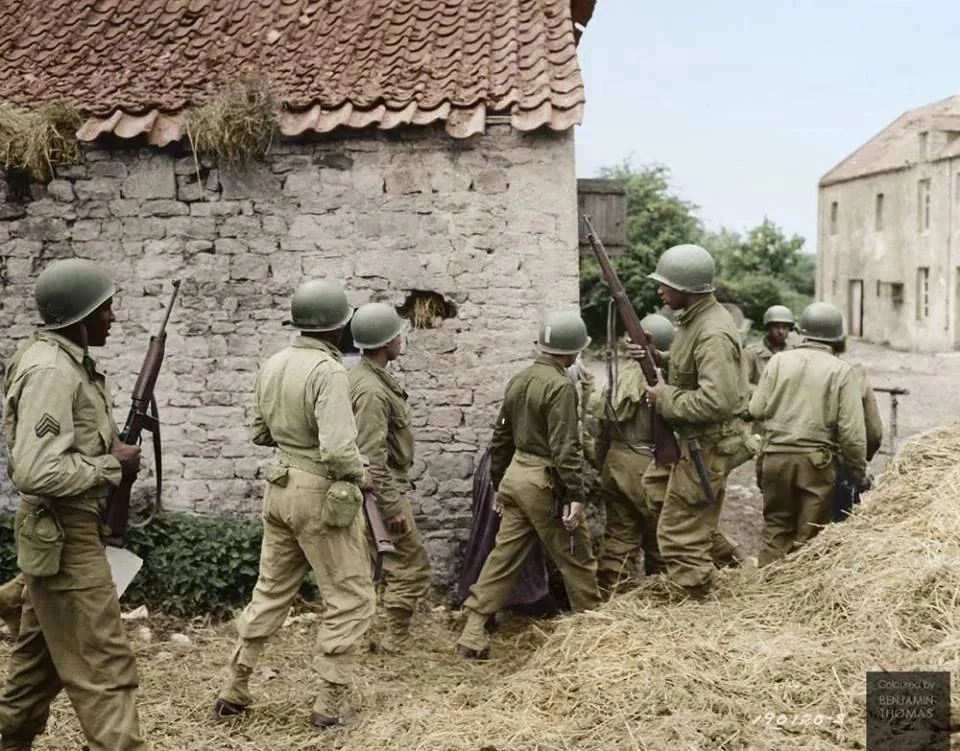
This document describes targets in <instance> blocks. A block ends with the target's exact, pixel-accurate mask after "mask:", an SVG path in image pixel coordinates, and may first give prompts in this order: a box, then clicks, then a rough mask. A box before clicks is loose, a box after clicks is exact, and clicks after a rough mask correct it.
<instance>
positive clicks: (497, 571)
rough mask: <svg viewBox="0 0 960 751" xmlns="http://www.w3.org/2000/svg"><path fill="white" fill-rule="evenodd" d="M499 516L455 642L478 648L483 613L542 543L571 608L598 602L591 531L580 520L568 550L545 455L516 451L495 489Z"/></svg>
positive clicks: (498, 604) (494, 606) (493, 608)
mask: <svg viewBox="0 0 960 751" xmlns="http://www.w3.org/2000/svg"><path fill="white" fill-rule="evenodd" d="M498 496H499V499H500V503H501V504H502V505H503V517H502V518H501V520H500V529H499V530H498V532H497V537H496V540H495V542H494V546H493V550H491V551H490V555H488V556H487V560H486V561H485V562H484V564H483V568H482V569H481V570H480V576H479V578H478V579H477V581H476V582H475V583H474V584H473V586H472V587H470V593H469V594H468V595H467V599H466V600H465V601H464V608H465V609H466V610H467V624H466V626H465V627H464V631H463V633H462V634H461V636H460V639H459V641H458V643H459V644H460V645H461V646H464V647H468V648H470V649H473V650H476V651H478V652H480V651H482V650H484V649H486V647H487V645H488V643H489V639H488V636H487V634H486V631H485V629H484V625H485V624H486V621H487V618H488V617H489V616H491V615H493V614H494V613H496V612H497V611H498V610H500V608H502V607H503V605H504V603H506V601H507V599H508V598H509V597H510V593H511V592H512V591H513V588H514V586H515V585H516V583H517V580H518V578H519V576H520V572H521V569H522V568H523V564H524V561H526V559H527V555H528V554H529V553H530V551H531V550H532V549H533V547H534V545H536V543H537V540H540V541H541V542H542V543H543V546H544V549H545V550H546V551H547V554H548V555H549V556H550V557H551V559H553V562H554V564H556V566H557V569H558V570H559V571H560V575H561V576H562V577H563V586H564V588H565V589H566V591H567V597H568V598H569V599H570V606H571V607H572V608H573V609H574V610H589V609H591V608H594V607H596V606H597V605H598V604H599V603H600V593H599V591H598V589H597V561H596V558H594V555H593V549H592V548H591V545H590V535H589V533H588V532H587V529H586V525H584V524H583V523H581V524H580V526H578V527H577V529H576V530H575V531H574V533H573V535H574V539H573V543H574V545H573V552H571V551H570V533H568V532H567V530H566V528H565V527H564V526H563V524H562V523H561V521H560V520H559V519H558V518H557V517H556V516H555V515H554V513H553V508H552V505H553V504H552V491H551V482H550V474H549V472H548V471H547V464H546V463H545V460H541V459H540V458H539V457H530V456H529V455H526V454H524V455H520V454H519V453H518V454H515V455H514V458H513V461H512V462H511V463H510V466H509V467H508V468H507V471H506V473H505V474H504V477H503V481H502V482H501V483H500V487H499V489H498Z"/></svg>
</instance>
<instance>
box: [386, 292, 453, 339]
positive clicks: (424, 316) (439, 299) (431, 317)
mask: <svg viewBox="0 0 960 751" xmlns="http://www.w3.org/2000/svg"><path fill="white" fill-rule="evenodd" d="M397 312H398V313H400V315H401V316H403V317H404V318H408V319H409V320H410V324H411V325H412V326H413V328H415V329H429V328H433V327H434V326H437V325H438V323H439V321H440V320H442V319H444V318H454V317H455V316H456V315H457V306H456V305H454V304H453V303H452V302H450V300H448V299H446V298H445V297H444V296H443V295H441V294H440V293H439V292H432V291H430V290H421V289H415V290H413V291H411V292H410V294H409V295H407V299H406V300H404V302H403V305H401V306H400V307H399V308H397Z"/></svg>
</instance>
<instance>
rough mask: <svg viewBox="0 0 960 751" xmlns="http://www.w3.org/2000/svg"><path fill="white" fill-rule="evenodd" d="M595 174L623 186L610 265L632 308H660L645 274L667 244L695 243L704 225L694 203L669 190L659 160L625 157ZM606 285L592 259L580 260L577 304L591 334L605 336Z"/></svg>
mask: <svg viewBox="0 0 960 751" xmlns="http://www.w3.org/2000/svg"><path fill="white" fill-rule="evenodd" d="M600 176H601V177H603V178H606V179H610V180H616V181H617V182H619V183H620V184H621V185H623V187H624V188H626V191H627V250H626V251H625V252H624V254H623V255H622V256H620V257H619V258H616V259H614V262H613V266H614V269H615V270H616V272H617V275H618V276H619V277H620V281H622V282H623V286H624V289H626V291H627V295H628V296H629V298H630V300H631V301H632V302H633V305H634V307H635V308H636V309H637V313H638V314H639V315H640V316H641V317H642V316H643V315H645V314H646V313H650V312H653V311H656V310H658V309H659V308H660V299H659V297H658V296H657V285H656V283H654V282H653V281H651V280H649V279H647V274H649V273H650V272H651V271H653V269H654V268H655V267H656V265H657V259H658V258H659V257H660V254H661V253H663V251H665V250H666V249H667V248H669V247H671V246H672V245H678V244H680V243H689V242H699V241H700V238H701V237H702V236H703V227H702V226H701V224H700V220H699V219H698V218H697V216H696V213H695V212H696V211H697V208H698V207H697V206H696V205H694V204H692V203H690V202H688V201H685V200H683V199H682V198H680V197H679V196H677V195H676V194H674V193H673V192H672V190H671V186H670V170H669V169H668V168H667V167H665V166H663V165H662V164H652V165H646V166H643V167H639V168H635V167H633V166H632V165H631V164H630V163H629V161H624V162H622V163H621V164H619V165H617V166H616V167H606V168H604V169H602V170H601V171H600ZM609 299H610V289H609V287H607V284H606V282H605V281H604V279H603V277H602V275H601V274H600V268H599V266H598V265H597V263H596V260H595V259H594V258H593V257H591V256H587V257H582V258H581V260H580V307H581V312H582V315H583V317H584V320H585V321H586V324H587V328H588V330H589V331H590V335H591V336H593V338H594V339H595V340H597V341H599V340H601V339H603V338H605V335H606V320H607V302H608V300H609Z"/></svg>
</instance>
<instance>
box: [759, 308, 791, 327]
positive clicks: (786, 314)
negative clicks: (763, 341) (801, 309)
mask: <svg viewBox="0 0 960 751" xmlns="http://www.w3.org/2000/svg"><path fill="white" fill-rule="evenodd" d="M771 323H786V324H789V325H790V326H793V325H794V324H795V323H796V320H795V319H794V317H793V313H792V312H791V310H790V308H788V307H787V306H786V305H771V306H770V307H769V308H767V310H766V311H765V312H764V314H763V325H764V327H766V326H769V325H770V324H771Z"/></svg>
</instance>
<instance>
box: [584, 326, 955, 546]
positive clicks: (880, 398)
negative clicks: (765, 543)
mask: <svg viewBox="0 0 960 751" xmlns="http://www.w3.org/2000/svg"><path fill="white" fill-rule="evenodd" d="M844 357H845V358H846V359H847V360H849V361H850V362H852V363H855V364H858V365H862V366H863V367H864V369H865V370H866V371H867V374H868V375H869V377H870V382H871V384H872V385H873V386H874V387H875V388H876V387H884V388H905V389H908V390H909V391H910V393H909V395H904V396H899V397H898V401H899V404H898V407H897V431H896V445H898V446H899V445H900V444H901V443H902V442H903V440H904V439H905V438H909V437H910V436H912V435H915V434H917V433H921V432H923V431H924V430H928V429H930V428H933V427H936V426H938V425H943V424H945V423H950V422H953V421H955V420H960V391H958V389H957V386H956V384H957V383H960V352H945V353H936V354H920V353H916V352H898V351H894V350H891V349H886V348H884V347H879V346H876V345H873V344H867V343H863V342H859V341H851V342H850V343H849V346H848V350H847V353H846V354H845V355H844ZM589 365H590V370H591V372H593V373H594V374H595V376H596V378H597V391H598V392H599V390H600V389H601V388H602V387H603V384H605V383H606V372H605V365H604V364H603V363H602V362H590V363H589ZM877 404H878V405H879V407H880V414H881V416H882V417H883V425H884V444H883V448H882V449H881V453H880V454H878V455H877V456H876V457H874V460H873V461H872V462H871V465H870V471H871V472H872V473H873V474H874V475H877V476H878V475H879V474H880V472H882V471H883V467H884V466H885V465H886V463H887V461H888V460H889V452H890V449H891V443H890V437H891V414H890V410H891V397H890V395H889V394H884V393H878V394H877ZM761 511H762V502H761V497H760V489H759V488H758V487H757V483H756V467H755V464H754V462H748V463H747V464H745V465H743V466H741V467H739V468H738V469H737V470H735V471H734V472H733V474H732V475H731V476H730V482H729V485H728V487H727V498H726V501H725V502H724V507H723V513H722V515H721V517H720V526H721V528H722V529H723V531H724V532H725V533H727V534H728V536H730V537H732V538H733V539H735V540H737V541H738V542H739V543H740V544H741V545H742V546H743V548H744V550H745V552H746V553H747V555H751V556H755V555H756V554H757V552H758V551H759V548H760V532H761V528H762V525H763V519H762V515H761Z"/></svg>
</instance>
